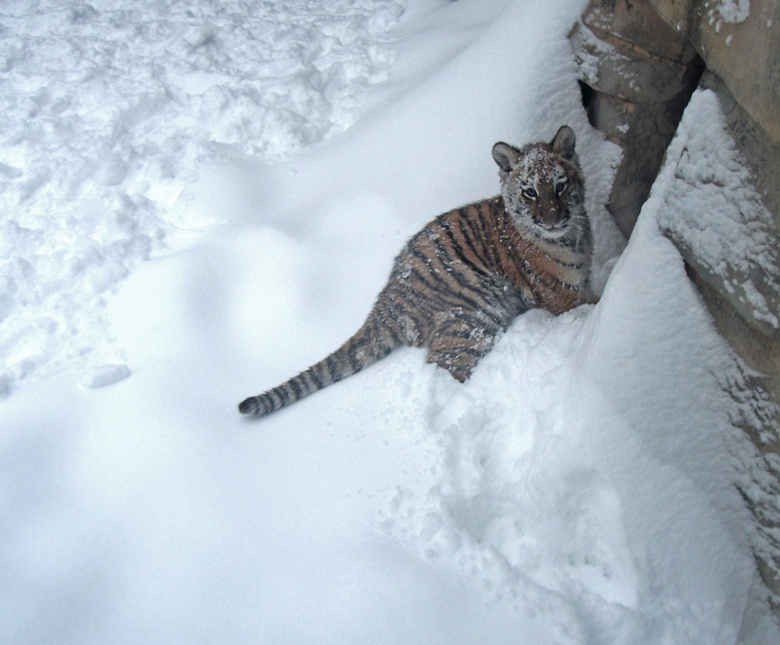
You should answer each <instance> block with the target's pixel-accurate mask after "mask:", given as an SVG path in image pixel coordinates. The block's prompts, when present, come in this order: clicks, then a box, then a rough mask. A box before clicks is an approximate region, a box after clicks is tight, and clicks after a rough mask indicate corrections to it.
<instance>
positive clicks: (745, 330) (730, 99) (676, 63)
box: [570, 0, 780, 612]
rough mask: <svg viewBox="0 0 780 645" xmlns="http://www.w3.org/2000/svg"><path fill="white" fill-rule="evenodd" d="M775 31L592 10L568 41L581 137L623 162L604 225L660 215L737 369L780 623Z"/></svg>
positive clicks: (765, 566)
mask: <svg viewBox="0 0 780 645" xmlns="http://www.w3.org/2000/svg"><path fill="white" fill-rule="evenodd" d="M778 27H780V4H778V3H776V2H773V0H719V1H715V2H712V1H705V0H682V1H681V0H632V1H631V2H629V1H627V0H592V2H591V3H590V5H589V6H588V8H587V9H586V10H585V12H584V14H583V18H582V21H581V24H580V25H578V27H577V28H576V29H575V30H574V31H573V32H572V34H571V36H570V39H571V41H572V44H573V47H574V51H575V55H576V56H577V59H578V62H579V64H580V70H581V73H580V76H581V79H582V81H581V83H582V86H583V100H584V102H585V104H586V108H587V109H588V112H589V118H590V120H591V123H593V125H594V126H596V127H597V128H599V129H600V130H601V131H602V132H603V133H604V134H605V136H606V137H607V138H609V139H610V140H613V141H615V142H616V143H618V145H620V146H621V148H622V150H623V153H624V158H623V162H622V164H621V167H620V168H619V169H618V172H617V175H616V179H615V184H614V186H613V192H612V195H610V204H609V207H608V208H609V210H610V212H611V213H612V214H613V216H614V217H615V219H616V221H617V222H618V225H619V226H620V228H621V229H622V230H623V231H624V233H626V234H630V232H631V230H632V228H633V224H634V222H635V221H636V217H637V216H638V214H639V211H640V209H641V208H642V202H644V199H645V198H646V197H647V195H648V194H651V196H652V199H653V201H654V202H661V203H662V204H663V207H662V208H659V213H660V215H659V218H658V221H659V225H660V226H661V228H662V230H663V231H664V232H665V233H666V235H667V236H668V237H669V238H670V239H671V240H672V241H673V242H674V243H675V245H676V246H677V248H678V249H679V251H680V253H681V255H682V256H683V258H684V259H685V261H686V263H687V265H688V267H689V269H690V276H691V279H692V280H693V282H694V283H695V284H696V285H697V287H698V288H699V291H700V293H701V295H702V298H703V300H704V302H705V303H706V304H707V306H708V308H709V310H710V312H711V314H712V317H713V320H714V323H715V325H716V327H717V329H718V331H719V332H720V334H721V335H722V336H723V337H724V338H725V339H726V340H727V341H728V342H729V344H730V345H731V347H732V348H733V349H734V351H735V353H736V354H737V355H738V356H739V358H740V359H741V360H742V361H743V362H744V365H745V379H744V381H743V382H740V383H735V384H732V385H731V386H729V387H728V388H727V389H729V391H732V394H733V396H734V397H735V398H737V399H740V400H741V401H742V402H743V403H745V405H746V409H750V410H752V413H751V414H749V415H748V416H747V417H746V419H743V420H742V422H741V425H742V426H743V427H744V429H745V431H746V432H747V433H748V434H749V435H750V437H751V438H752V440H753V443H754V444H755V445H756V447H757V448H758V450H759V451H760V453H761V455H762V460H763V464H762V465H761V466H759V467H758V469H756V470H754V471H753V472H752V473H751V474H750V475H749V476H748V477H747V478H746V481H745V482H744V485H743V484H741V485H740V488H741V491H742V493H743V495H744V497H745V499H746V501H747V502H748V504H749V506H750V507H751V509H752V510H753V513H754V515H755V517H756V520H757V522H756V533H757V537H756V541H755V546H754V548H755V552H756V556H757V560H758V562H759V568H760V569H761V572H762V575H763V578H764V582H765V583H766V584H767V586H768V587H769V588H770V589H771V590H772V591H773V592H774V594H775V598H774V605H775V608H776V609H778V611H779V612H780V436H779V434H778V429H779V428H780V415H779V414H778V410H780V258H779V255H778V249H779V248H780V244H779V242H780V181H778V176H777V173H778V169H779V168H780V118H778V116H777V114H778V113H777V104H778V101H779V100H780V96H779V95H778V92H779V91H780V89H779V88H780V32H778V31H777V30H778ZM702 70H703V74H702V75H701V77H700V78H699V74H701V73H702ZM686 83H687V84H688V85H687V86H686ZM696 87H698V88H699V89H697V90H696V91H694V89H695V88H696ZM691 92H693V95H692V97H691V99H690V102H689V103H688V96H691ZM686 93H687V94H686ZM682 98H684V99H685V100H684V101H681V99H682ZM686 103H687V105H686ZM680 119H681V120H680ZM670 133H674V137H673V138H672V136H671V134H670ZM670 140H671V142H670ZM659 148H661V150H660V151H659ZM653 167H655V168H656V170H657V176H656V174H655V173H651V172H649V171H650V170H651V169H652V168H653ZM651 175H652V176H651ZM651 188H652V193H651ZM738 459H739V458H738ZM759 471H760V472H759Z"/></svg>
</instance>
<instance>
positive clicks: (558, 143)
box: [550, 125, 577, 159]
mask: <svg viewBox="0 0 780 645" xmlns="http://www.w3.org/2000/svg"><path fill="white" fill-rule="evenodd" d="M576 140H577V138H576V137H575V136H574V130H572V129H571V128H570V127H569V126H568V125H562V126H561V127H560V129H559V130H558V132H557V133H556V134H555V137H554V138H553V140H552V142H551V143H550V145H551V146H552V149H553V150H554V151H555V152H557V153H558V154H559V155H561V157H563V158H564V159H573V158H574V144H575V142H576Z"/></svg>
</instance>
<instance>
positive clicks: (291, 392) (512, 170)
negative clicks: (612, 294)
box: [238, 125, 593, 417]
mask: <svg viewBox="0 0 780 645" xmlns="http://www.w3.org/2000/svg"><path fill="white" fill-rule="evenodd" d="M574 143H575V137H574V132H573V131H572V129H571V128H570V127H568V126H565V125H564V126H563V127H561V128H560V130H558V133H557V134H556V135H555V138H554V139H553V140H552V142H550V143H549V144H548V143H533V144H529V145H526V146H524V147H523V148H519V149H518V148H513V147H512V146H510V145H507V144H506V143H502V142H499V143H497V144H496V145H495V146H493V158H494V159H495V161H496V163H497V164H498V167H499V176H500V178H501V194H500V195H499V196H497V197H494V198H492V199H487V200H485V201H481V202H477V203H476V204H471V205H469V206H464V207H462V208H458V209H456V210H453V211H450V212H449V213H444V214H443V215H439V216H438V217H437V218H436V219H434V220H433V221H432V222H430V223H429V224H428V225H427V226H426V227H425V228H423V229H422V230H421V231H420V232H419V233H417V234H416V235H415V236H414V237H412V238H411V239H410V240H409V242H407V244H406V246H405V247H404V249H403V250H402V251H401V253H400V254H399V255H398V257H397V258H396V259H395V263H394V265H393V269H392V272H391V273H390V278H389V280H388V282H387V285H386V286H385V287H384V289H382V291H381V292H380V294H379V297H378V298H377V301H376V304H375V305H374V307H373V309H372V310H371V312H370V313H369V314H368V318H367V320H366V322H365V323H364V324H363V326H362V327H361V328H360V329H358V331H357V333H356V334H355V335H354V336H353V337H352V338H350V339H349V340H348V341H347V342H346V343H344V345H342V346H341V347H340V348H339V349H337V350H336V351H335V352H333V353H332V354H331V355H330V356H328V357H327V358H325V359H323V360H322V361H320V362H319V363H317V364H316V365H314V366H312V367H310V368H309V369H307V370H305V371H304V372H302V373H301V374H299V375H298V376H296V377H294V378H292V379H290V380H289V381H287V382H286V383H283V384H282V385H279V386H278V387H275V388H273V389H271V390H268V391H267V392H265V393H264V394H260V395H259V396H253V397H251V398H248V399H246V400H245V401H244V402H243V403H241V404H240V405H239V406H238V409H239V410H240V411H241V412H242V413H244V414H251V415H255V416H258V417H259V416H264V415H267V414H270V413H271V412H274V411H276V410H278V409H280V408H283V407H285V406H287V405H290V404H291V403H294V402H295V401H298V400H299V399H302V398H303V397H305V396H308V395H309V394H312V393H313V392H316V391H317V390H321V389H322V388H324V387H327V386H328V385H331V384H332V383H335V382H336V381H340V380H341V379H343V378H346V377H347V376H351V375H352V374H355V373H356V372H359V371H360V370H362V369H364V368H366V367H368V366H369V365H372V364H373V363H375V362H377V361H378V360H380V359H381V358H384V357H385V356H387V354H389V353H390V352H391V351H393V350H394V349H395V348H397V347H399V346H403V345H409V346H412V347H425V348H426V349H427V350H428V357H427V360H428V362H429V363H436V364H437V365H439V366H440V367H443V368H444V369H445V370H447V371H448V372H449V373H450V374H452V376H453V377H455V378H456V379H457V380H458V381H460V382H461V383H462V382H464V381H465V380H466V379H468V378H469V376H470V375H471V372H472V370H473V369H474V367H475V366H476V364H477V363H478V362H479V360H480V359H481V358H482V357H483V356H484V355H485V354H487V352H489V351H490V349H491V348H492V347H493V343H494V341H495V339H496V336H497V335H498V334H499V333H500V332H503V331H505V330H506V328H507V326H508V325H509V323H510V322H511V321H512V320H513V319H514V318H515V317H516V316H517V315H518V314H520V313H522V312H524V311H527V310H528V309H531V308H534V307H541V308H543V309H546V310H548V311H551V312H552V313H554V314H560V313H563V312H564V311H567V310H569V309H571V308H573V307H576V306H577V305H578V304H580V303H583V302H592V301H593V298H592V296H591V295H590V291H589V288H588V276H589V273H590V262H591V232H590V223H589V221H588V216H587V214H586V213H585V208H584V206H583V197H584V178H583V175H582V171H581V170H580V166H579V161H578V159H577V155H576V153H575V151H574Z"/></svg>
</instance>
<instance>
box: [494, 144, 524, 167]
mask: <svg viewBox="0 0 780 645" xmlns="http://www.w3.org/2000/svg"><path fill="white" fill-rule="evenodd" d="M519 156H520V151H519V150H518V149H517V148H513V147H512V146H510V145H509V144H507V143H504V142H503V141H499V142H498V143H497V144H496V145H494V146H493V159H495V160H496V163H497V164H498V167H499V168H501V170H503V171H504V172H511V171H512V166H514V165H515V163H517V159H518V157H519Z"/></svg>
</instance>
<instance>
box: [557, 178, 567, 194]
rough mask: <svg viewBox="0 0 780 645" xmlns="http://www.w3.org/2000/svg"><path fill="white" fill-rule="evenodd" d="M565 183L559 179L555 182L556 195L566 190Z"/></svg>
mask: <svg viewBox="0 0 780 645" xmlns="http://www.w3.org/2000/svg"><path fill="white" fill-rule="evenodd" d="M566 187H567V184H566V182H565V181H559V182H558V183H557V184H555V194H556V195H562V194H563V192H564V191H565V190H566Z"/></svg>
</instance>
